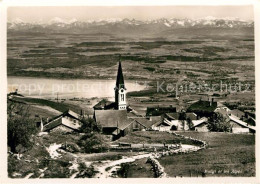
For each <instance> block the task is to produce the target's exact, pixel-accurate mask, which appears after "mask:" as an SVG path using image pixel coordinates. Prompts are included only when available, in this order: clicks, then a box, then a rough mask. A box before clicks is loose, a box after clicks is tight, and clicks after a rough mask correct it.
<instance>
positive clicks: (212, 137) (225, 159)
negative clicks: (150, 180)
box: [159, 132, 255, 177]
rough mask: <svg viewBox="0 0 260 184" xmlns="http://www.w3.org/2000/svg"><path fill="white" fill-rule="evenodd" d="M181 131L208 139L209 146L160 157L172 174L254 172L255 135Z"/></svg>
mask: <svg viewBox="0 0 260 184" xmlns="http://www.w3.org/2000/svg"><path fill="white" fill-rule="evenodd" d="M182 134H184V135H186V136H191V137H194V138H199V139H202V140H205V141H207V142H208V143H209V148H208V149H206V150H201V151H198V152H195V153H189V154H185V155H175V156H166V157H162V158H160V159H159V161H160V163H161V164H162V166H164V167H165V171H166V173H167V174H169V176H171V177H174V176H202V175H204V174H205V175H206V176H254V175H255V137H254V135H241V134H227V133H212V132H211V133H201V132H200V133H199V132H184V133H182ZM222 172H223V173H222ZM235 172H237V174H235ZM210 173H211V174H210Z"/></svg>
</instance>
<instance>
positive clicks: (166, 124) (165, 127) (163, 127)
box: [151, 118, 174, 131]
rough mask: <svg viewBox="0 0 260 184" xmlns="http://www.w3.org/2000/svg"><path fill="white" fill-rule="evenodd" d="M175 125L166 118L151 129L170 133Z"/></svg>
mask: <svg viewBox="0 0 260 184" xmlns="http://www.w3.org/2000/svg"><path fill="white" fill-rule="evenodd" d="M173 125H174V124H173V122H171V121H168V120H167V119H165V118H164V119H163V120H162V121H160V122H157V123H155V124H153V125H152V126H151V128H152V129H153V130H156V131H170V130H171V129H172V126H173Z"/></svg>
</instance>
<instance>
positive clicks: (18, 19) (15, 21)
mask: <svg viewBox="0 0 260 184" xmlns="http://www.w3.org/2000/svg"><path fill="white" fill-rule="evenodd" d="M11 23H14V24H22V23H25V22H24V21H23V20H22V19H20V18H15V19H13V20H12V21H11Z"/></svg>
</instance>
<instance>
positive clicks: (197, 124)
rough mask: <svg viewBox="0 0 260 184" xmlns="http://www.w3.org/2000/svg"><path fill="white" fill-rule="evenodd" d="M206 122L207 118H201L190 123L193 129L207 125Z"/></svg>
mask: <svg viewBox="0 0 260 184" xmlns="http://www.w3.org/2000/svg"><path fill="white" fill-rule="evenodd" d="M207 122H208V118H206V117H203V118H201V119H199V120H193V121H192V123H193V127H196V126H199V125H201V124H203V123H207Z"/></svg>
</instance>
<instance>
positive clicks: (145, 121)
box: [132, 116, 162, 128]
mask: <svg viewBox="0 0 260 184" xmlns="http://www.w3.org/2000/svg"><path fill="white" fill-rule="evenodd" d="M132 119H134V120H135V121H136V122H137V123H139V124H141V125H143V126H144V127H146V128H150V127H151V126H153V125H154V124H156V123H158V122H161V121H162V118H161V116H150V117H149V118H146V117H136V118H132Z"/></svg>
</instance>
